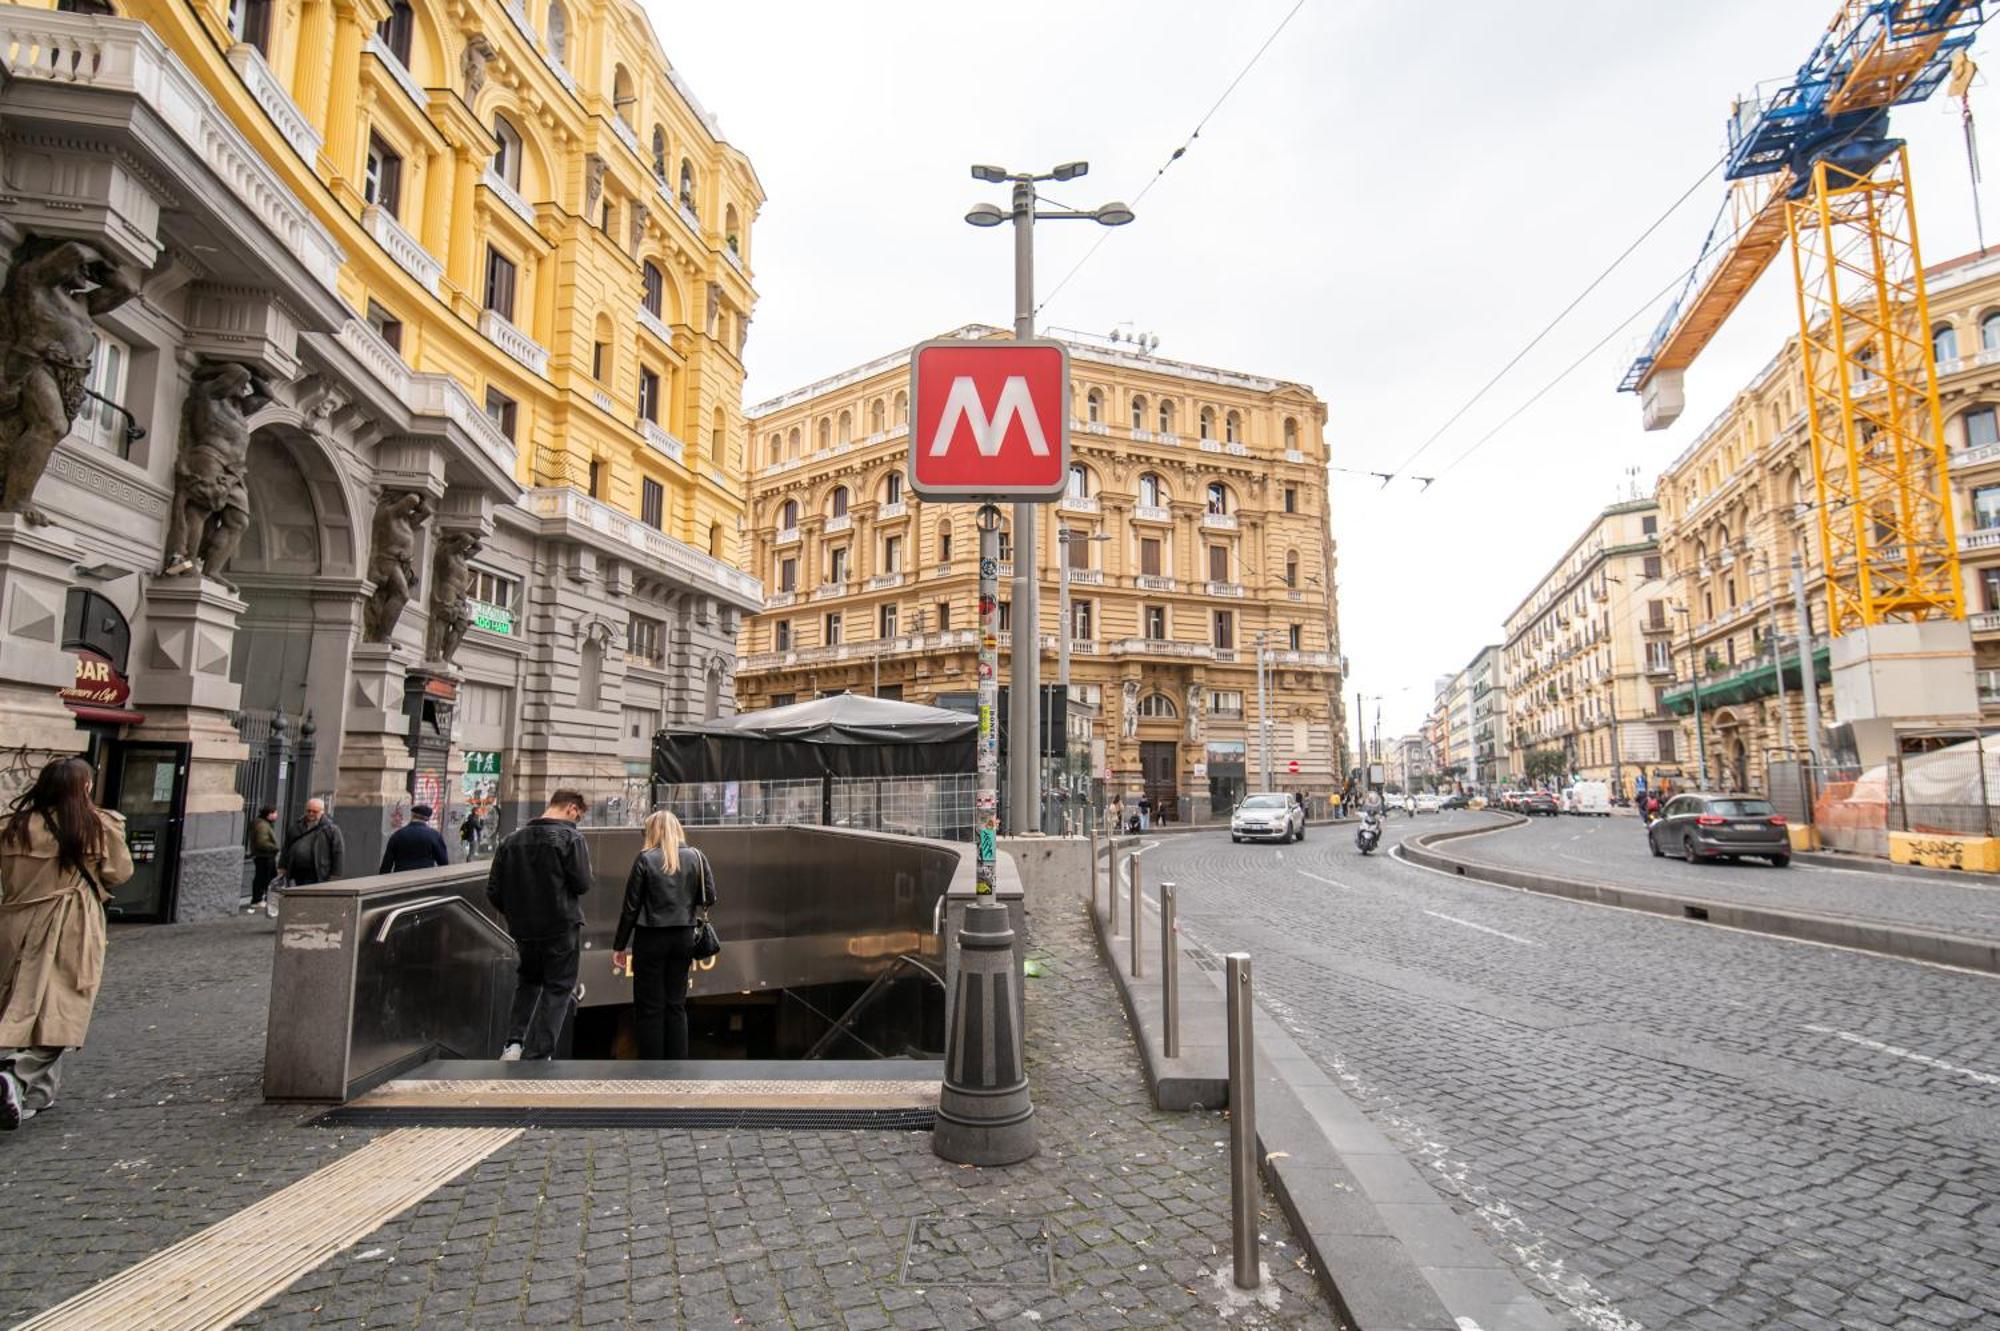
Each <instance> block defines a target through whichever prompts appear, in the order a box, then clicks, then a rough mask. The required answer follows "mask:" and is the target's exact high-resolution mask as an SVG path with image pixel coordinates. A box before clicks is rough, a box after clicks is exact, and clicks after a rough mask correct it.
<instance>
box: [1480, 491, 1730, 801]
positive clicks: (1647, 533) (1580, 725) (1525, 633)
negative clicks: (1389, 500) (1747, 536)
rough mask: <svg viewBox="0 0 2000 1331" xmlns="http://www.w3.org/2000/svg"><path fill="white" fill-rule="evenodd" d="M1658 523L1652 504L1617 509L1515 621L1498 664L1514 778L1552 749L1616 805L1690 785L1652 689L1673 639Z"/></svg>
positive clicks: (1590, 530)
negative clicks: (1603, 787) (1606, 790)
mask: <svg viewBox="0 0 2000 1331" xmlns="http://www.w3.org/2000/svg"><path fill="white" fill-rule="evenodd" d="M1659 522H1660V511H1659V506H1658V505H1656V504H1655V503H1654V502H1653V501H1652V500H1651V499H1631V500H1626V501H1624V502H1622V503H1617V504H1612V505H1611V506H1610V507H1608V508H1606V509H1605V510H1604V511H1603V512H1601V513H1599V514H1598V515H1597V516H1596V517H1595V518H1594V519H1592V521H1591V523H1590V525H1589V526H1587V527H1586V528H1584V530H1583V533H1582V534H1581V535H1579V536H1578V537H1577V538H1576V540H1575V541H1574V542H1573V543H1572V544H1571V545H1570V547H1569V549H1568V550H1566V551H1564V552H1563V556H1562V558H1561V559H1558V560H1557V561H1556V563H1555V566H1554V567H1553V568H1551V569H1550V570H1549V572H1548V573H1547V574H1546V575H1545V576H1544V577H1543V578H1542V580H1541V581H1540V582H1539V583H1538V584H1537V585H1536V586H1535V589H1534V590H1533V591H1531V592H1530V593H1528V595H1527V596H1526V597H1525V598H1524V599H1523V600H1522V601H1521V603H1520V604H1519V605H1517V606H1515V607H1514V610H1513V612H1512V613H1511V614H1509V615H1508V616H1507V622H1506V638H1505V641H1504V642H1503V643H1502V645H1501V655H1502V668H1503V672H1504V674H1505V677H1506V691H1507V699H1506V704H1507V705H1506V718H1507V726H1508V730H1509V734H1508V748H1509V749H1510V750H1511V753H1510V755H1509V760H1510V763H1511V766H1512V769H1513V772H1514V773H1515V774H1516V775H1517V776H1518V775H1521V774H1523V773H1525V771H1526V768H1525V766H1524V764H1525V761H1526V757H1527V754H1528V753H1529V752H1530V751H1532V750H1536V749H1556V750H1559V751H1561V752H1562V753H1563V755H1564V756H1565V757H1566V758H1567V760H1568V766H1569V772H1570V774H1571V775H1572V776H1577V777H1581V778H1583V779H1585V780H1591V781H1604V782H1607V783H1609V784H1610V785H1611V787H1612V794H1613V796H1614V797H1618V796H1626V797H1629V796H1631V795H1632V794H1633V793H1634V792H1635V791H1636V790H1637V789H1638V788H1639V786H1640V783H1641V782H1642V781H1643V782H1644V783H1645V786H1646V787H1647V788H1652V789H1657V788H1658V786H1659V784H1660V782H1661V781H1663V780H1666V781H1676V782H1679V783H1680V784H1690V783H1689V782H1686V781H1684V780H1682V778H1683V775H1684V772H1683V755H1682V754H1681V753H1680V751H1679V749H1678V747H1677V740H1678V734H1677V729H1678V728H1677V727H1676V726H1675V725H1674V723H1673V722H1672V720H1671V719H1670V718H1666V717H1664V715H1663V713H1662V712H1661V711H1660V708H1659V705H1658V702H1657V695H1656V690H1655V689H1654V688H1653V687H1652V684H1653V683H1654V682H1656V681H1657V679H1658V672H1657V671H1655V670H1653V669H1652V668H1651V667H1652V666H1653V664H1654V663H1655V662H1658V661H1664V660H1665V658H1664V656H1661V655H1660V652H1662V651H1663V650H1664V647H1665V643H1666V639H1667V636H1668V634H1669V631H1670V630H1671V629H1672V628H1673V616H1672V615H1671V614H1669V613H1667V602H1668V599H1669V597H1668V589H1667V586H1666V583H1665V582H1664V581H1663V575H1662V570H1661V556H1660V544H1659V542H1660V538H1659V530H1658V529H1659ZM1655 642H1657V643H1659V644H1660V646H1659V647H1658V648H1655V647H1654V645H1653V644H1654V643H1655ZM1687 770H1692V769H1691V767H1689V768H1688V769H1687Z"/></svg>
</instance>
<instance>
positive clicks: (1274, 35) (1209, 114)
mask: <svg viewBox="0 0 2000 1331" xmlns="http://www.w3.org/2000/svg"><path fill="white" fill-rule="evenodd" d="M1305 7H1306V0H1298V3H1297V4H1295V5H1293V6H1292V7H1291V8H1290V9H1288V10H1286V11H1285V16H1284V17H1283V18H1281V19H1279V20H1278V26H1277V27H1275V28H1273V29H1271V35H1270V36H1268V37H1266V38H1265V39H1264V44H1263V45H1262V46H1259V47H1258V48H1257V50H1256V52H1255V54H1253V55H1252V56H1251V57H1250V59H1249V60H1248V61H1246V62H1245V63H1244V66H1243V68H1242V69H1240V70H1238V71H1237V72H1236V77H1235V78H1233V79H1231V80H1230V81H1229V86H1228V87H1226V88H1224V89H1223V90H1222V96H1220V97H1218V98H1216V99H1215V105H1213V106H1211V107H1209V108H1208V110H1207V111H1206V112H1204V113H1203V114H1202V117H1201V119H1200V120H1198V121H1196V122H1195V127H1194V129H1193V131H1192V132H1191V133H1189V134H1188V136H1187V137H1186V138H1185V139H1183V140H1181V144H1180V146H1179V147H1178V148H1175V149H1174V150H1173V151H1172V152H1170V153H1168V154H1167V160H1166V161H1164V162H1162V163H1160V169H1159V170H1157V171H1155V172H1153V178H1152V179H1151V180H1148V181H1147V182H1146V185H1145V188H1143V189H1141V190H1140V191H1139V192H1138V193H1137V194H1135V195H1133V196H1132V206H1133V207H1135V208H1136V207H1138V205H1139V201H1140V200H1142V199H1144V198H1145V197H1146V196H1147V195H1148V194H1150V193H1152V192H1153V186H1155V185H1157V184H1159V183H1160V177H1161V176H1164V175H1166V174H1167V168H1168V167H1171V166H1172V165H1173V164H1174V163H1175V162H1178V161H1180V160H1181V158H1183V157H1185V156H1186V155H1187V150H1188V149H1190V148H1192V147H1194V141H1195V140H1196V139H1198V138H1200V137H1201V131H1202V127H1203V126H1205V125H1206V124H1208V122H1209V121H1210V120H1212V119H1213V118H1214V117H1215V113H1216V112H1217V111H1220V110H1221V109H1222V104H1223V103H1224V102H1226V101H1228V100H1229V95H1230V94H1231V93H1233V92H1235V91H1236V88H1237V85H1239V84H1241V83H1242V82H1243V80H1244V79H1245V78H1247V77H1249V74H1250V71H1251V70H1252V69H1253V68H1255V67H1256V64H1257V62H1258V61H1259V60H1262V59H1263V58H1264V52H1266V51H1268V50H1270V49H1271V43H1273V42H1275V41H1277V40H1278V34H1279V33H1281V32H1283V31H1284V30H1285V26H1286V25H1287V24H1289V23H1290V22H1291V21H1292V19H1293V18H1295V17H1297V15H1298V12H1299V11H1300V10H1301V9H1304V8H1305ZM1109 239H1111V233H1110V232H1109V231H1106V232H1104V233H1103V234H1101V235H1100V236H1098V238H1097V240H1096V243H1094V244H1093V245H1091V247H1090V248H1089V249H1087V250H1085V251H1084V252H1083V257H1082V258H1080V259H1078V260H1077V261H1076V262H1075V263H1074V264H1072V265H1070V270H1069V271H1068V272H1066V273H1064V274H1063V275H1062V280H1061V281H1060V282H1057V283H1056V284H1055V286H1053V287H1051V288H1050V289H1049V294H1048V295H1046V296H1044V297H1042V300H1041V303H1040V304H1038V305H1036V306H1035V314H1036V315H1037V316H1039V315H1040V314H1041V312H1042V311H1043V310H1045V309H1047V308H1048V307H1049V304H1050V303H1051V302H1052V301H1054V300H1055V298H1056V297H1057V295H1059V294H1060V293H1061V292H1062V289H1063V288H1064V287H1066V286H1068V285H1069V280H1070V279H1071V278H1072V277H1075V276H1076V275H1077V273H1079V272H1081V271H1082V269H1083V266H1084V265H1085V264H1087V263H1089V262H1090V260H1091V258H1092V256H1094V255H1095V254H1096V253H1097V251H1098V250H1100V249H1102V248H1103V246H1104V242H1105V241H1107V240H1109Z"/></svg>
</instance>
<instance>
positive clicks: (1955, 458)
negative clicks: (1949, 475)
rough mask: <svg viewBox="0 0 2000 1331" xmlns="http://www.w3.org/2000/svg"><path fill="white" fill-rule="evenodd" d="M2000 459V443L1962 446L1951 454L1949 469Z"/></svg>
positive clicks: (1973, 465)
mask: <svg viewBox="0 0 2000 1331" xmlns="http://www.w3.org/2000/svg"><path fill="white" fill-rule="evenodd" d="M1993 461H2000V444H1981V445H1980V446H1979V447H1977V448H1964V449H1960V450H1959V451H1958V452H1956V453H1953V454H1952V455H1951V469H1952V470H1953V471H1957V470H1958V469H1959V468H1961V467H1977V466H1979V465H1980V464H1982V463H1986V462H1993Z"/></svg>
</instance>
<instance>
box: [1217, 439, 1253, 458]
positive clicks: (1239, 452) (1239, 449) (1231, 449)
mask: <svg viewBox="0 0 2000 1331" xmlns="http://www.w3.org/2000/svg"><path fill="white" fill-rule="evenodd" d="M1222 451H1223V452H1225V453H1227V454H1229V456H1231V457H1233V458H1247V457H1249V456H1250V445H1248V444H1241V443H1237V442H1235V441H1233V440H1231V441H1228V442H1225V443H1224V444H1223V445H1222Z"/></svg>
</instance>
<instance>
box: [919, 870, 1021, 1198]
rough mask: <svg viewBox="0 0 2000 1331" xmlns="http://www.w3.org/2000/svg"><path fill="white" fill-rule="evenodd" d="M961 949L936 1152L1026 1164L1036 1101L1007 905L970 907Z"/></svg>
mask: <svg viewBox="0 0 2000 1331" xmlns="http://www.w3.org/2000/svg"><path fill="white" fill-rule="evenodd" d="M958 947H959V958H958V991H957V993H956V994H955V995H954V999H953V1003H952V1018H951V1029H950V1030H948V1031H947V1032H946V1033H945V1053H944V1086H943V1088H942V1090H941V1091H940V1093H939V1095H938V1110H937V1125H936V1126H935V1127H934V1128H933V1129H932V1130H931V1149H932V1150H934V1151H936V1152H937V1153H938V1155H939V1156H941V1157H943V1158H944V1159H946V1160H950V1161H952V1162H953V1163H955V1164H961V1165H1012V1164H1018V1163H1020V1162H1021V1161H1023V1160H1026V1159H1027V1158H1028V1157H1029V1156H1031V1155H1033V1154H1034V1153H1035V1150H1036V1145H1035V1106H1034V1104H1033V1103H1032V1102H1031V1101H1030V1100H1029V1098H1028V1073H1027V1068H1026V1066H1025V1065H1024V1063H1023V1061H1022V1050H1021V1031H1020V1028H1019V1026H1018V1024H1017V1022H1016V1015H1017V1014H1018V1013H1019V1012H1020V1011H1021V1002H1020V985H1021V975H1020V971H1019V969H1018V968H1017V967H1016V966H1015V964H1014V930H1013V927H1012V925H1011V923H1010V921H1009V919H1008V915H1007V908H1006V907H1005V906H1002V905H1000V904H999V903H997V902H994V901H992V900H990V899H988V900H985V901H979V902H975V903H973V904H971V905H969V906H967V907H966V909H965V918H964V922H963V923H962V924H961V925H960V926H959V931H958Z"/></svg>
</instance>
